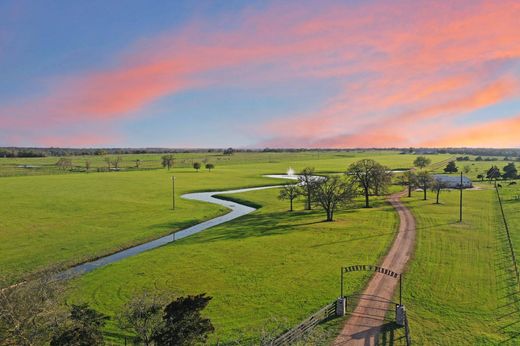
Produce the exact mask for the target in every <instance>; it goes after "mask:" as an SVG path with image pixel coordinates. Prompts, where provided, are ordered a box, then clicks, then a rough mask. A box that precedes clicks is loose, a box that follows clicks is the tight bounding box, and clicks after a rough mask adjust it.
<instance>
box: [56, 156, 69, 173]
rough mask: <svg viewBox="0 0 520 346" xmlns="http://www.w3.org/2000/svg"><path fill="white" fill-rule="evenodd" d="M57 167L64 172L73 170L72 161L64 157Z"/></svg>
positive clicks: (57, 163)
mask: <svg viewBox="0 0 520 346" xmlns="http://www.w3.org/2000/svg"><path fill="white" fill-rule="evenodd" d="M56 166H58V167H59V168H60V169H62V170H66V169H71V168H72V160H71V159H67V158H65V157H62V158H60V159H59V160H58V162H56Z"/></svg>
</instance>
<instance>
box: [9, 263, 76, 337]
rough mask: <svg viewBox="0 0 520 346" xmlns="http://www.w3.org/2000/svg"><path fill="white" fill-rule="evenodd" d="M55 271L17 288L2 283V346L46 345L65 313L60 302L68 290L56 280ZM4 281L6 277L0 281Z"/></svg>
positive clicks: (21, 284)
mask: <svg viewBox="0 0 520 346" xmlns="http://www.w3.org/2000/svg"><path fill="white" fill-rule="evenodd" d="M55 276H56V271H55V270H47V271H45V272H43V273H41V274H39V275H38V276H37V277H35V278H33V279H31V280H29V281H25V282H23V283H20V284H18V285H14V286H7V285H8V283H7V281H6V280H0V284H1V287H5V288H3V289H0V344H2V345H20V346H29V345H45V344H47V343H48V342H49V339H50V337H51V335H52V333H53V332H54V331H56V330H57V328H58V326H59V324H60V323H61V322H62V321H63V320H65V318H66V313H65V311H64V309H63V307H62V306H61V304H60V303H59V302H60V299H61V296H62V293H63V291H64V289H65V286H64V283H63V281H59V280H56V278H55ZM0 279H3V278H0Z"/></svg>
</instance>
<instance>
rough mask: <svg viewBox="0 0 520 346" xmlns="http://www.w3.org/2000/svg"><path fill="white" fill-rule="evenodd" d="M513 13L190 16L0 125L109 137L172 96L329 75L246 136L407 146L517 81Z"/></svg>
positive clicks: (478, 6) (323, 9)
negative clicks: (80, 129) (330, 85)
mask: <svg viewBox="0 0 520 346" xmlns="http://www.w3.org/2000/svg"><path fill="white" fill-rule="evenodd" d="M519 15H520V4H519V3H518V2H515V1H502V2H500V3H498V2H492V1H482V2H470V1H468V2H464V3H458V4H451V3H447V2H433V3H428V4H425V3H417V2H407V1H405V2H401V3H396V2H383V3H372V2H371V3H362V4H358V5H346V4H345V5H333V6H329V5H323V4H322V3H317V4H316V5H315V6H307V7H306V6H292V5H290V4H284V3H281V4H277V5H273V6H271V7H269V8H267V9H265V10H262V11H257V10H252V9H250V10H246V11H244V13H242V14H241V15H238V16H235V17H233V18H232V17H229V18H221V19H217V20H214V21H212V22H211V23H205V22H203V21H194V22H192V23H191V24H190V25H188V26H187V27H185V28H184V29H183V30H181V31H177V32H167V33H163V34H161V35H158V36H157V37H152V38H148V39H144V40H141V41H139V42H136V44H135V45H134V46H133V47H130V48H129V49H128V50H127V51H125V52H124V53H122V54H121V55H120V56H119V58H118V60H119V62H120V63H119V64H118V65H117V67H115V68H108V69H99V70H96V71H90V72H84V73H81V74H77V75H72V76H65V77H63V78H59V79H58V80H59V81H58V82H56V83H54V84H53V85H51V87H50V88H49V90H48V92H47V94H45V95H44V96H42V97H40V98H39V99H32V100H28V101H27V102H24V104H23V105H19V104H11V105H4V106H1V107H0V118H1V119H2V125H1V127H0V130H4V131H12V132H16V131H17V129H18V128H20V127H22V126H28V125H32V126H34V125H35V124H36V125H39V126H42V127H43V128H45V127H47V128H49V129H51V130H56V129H60V128H66V127H67V126H69V124H78V123H85V124H91V125H92V124H98V125H99V124H101V125H99V126H104V127H107V126H108V127H110V128H112V129H113V132H117V130H115V125H114V124H116V123H117V121H118V120H121V119H128V118H132V117H137V116H141V115H140V114H138V112H139V111H142V110H143V108H145V107H146V106H148V105H150V104H151V103H153V102H155V101H156V100H158V99H160V98H161V97H164V96H168V95H171V94H175V93H177V92H179V91H185V90H189V89H193V88H199V87H205V86H210V85H211V86H217V87H218V86H221V85H244V84H246V85H247V84H251V85H255V84H258V83H272V82H273V81H279V80H303V82H306V83H307V82H308V83H312V82H313V81H314V80H322V79H325V80H327V79H335V80H339V81H340V83H341V85H342V86H343V87H342V89H341V90H338V94H336V95H331V97H330V98H329V100H327V101H325V102H324V105H323V107H322V108H321V109H320V110H318V111H316V112H309V113H307V114H294V115H290V116H287V115H283V116H281V118H280V119H277V120H275V121H273V122H269V123H264V124H255V126H254V127H255V130H254V131H251V133H252V135H253V136H258V137H262V138H265V141H264V142H263V143H262V144H269V145H273V146H306V145H308V146H380V145H381V146H387V145H388V146H397V145H409V144H414V143H419V140H418V139H416V138H414V135H411V134H410V133H412V134H413V133H418V132H419V131H420V130H419V129H420V128H422V127H424V126H425V124H427V123H428V122H429V121H433V120H435V119H441V120H442V121H446V122H447V124H451V123H453V122H455V121H456V119H457V118H459V117H461V116H467V115H468V114H470V113H471V112H473V111H475V110H477V109H481V108H483V107H487V106H489V105H493V104H496V103H499V102H502V101H504V100H508V99H512V98H515V97H518V95H519V89H518V84H519V83H518V82H519V81H518V76H516V75H512V73H511V71H507V70H505V71H504V66H506V65H507V63H508V62H511V61H512V62H518V59H519V58H520V41H519V40H518V16H519ZM224 23H225V24H227V25H226V26H223V25H222V24H224ZM229 23H231V24H232V25H229ZM224 27H226V29H224ZM265 66H269V67H268V68H266V67H265ZM233 71H240V76H239V78H233V77H229V76H234V74H233ZM93 127H95V126H94V125H93ZM287 128H291V129H292V131H291V133H289V134H288V133H287V131H286V129H287ZM89 131H91V130H89ZM54 132H56V131H54ZM87 135H88V133H86V134H85V136H84V137H83V138H85V139H88V138H89V137H88V136H87ZM31 136H34V135H31ZM52 138H54V139H55V140H56V141H59V140H60V139H58V138H56V137H55V136H52ZM92 140H93V141H96V138H92ZM433 140H434V139H432V141H433ZM46 141H47V140H45V141H44V142H46ZM63 141H65V142H66V141H71V142H72V141H73V139H71V138H67V137H66V136H65V137H63ZM82 142H83V141H78V142H77V143H82Z"/></svg>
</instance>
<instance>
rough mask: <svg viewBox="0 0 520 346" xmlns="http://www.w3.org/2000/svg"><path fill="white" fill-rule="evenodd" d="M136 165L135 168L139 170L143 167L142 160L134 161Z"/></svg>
mask: <svg viewBox="0 0 520 346" xmlns="http://www.w3.org/2000/svg"><path fill="white" fill-rule="evenodd" d="M134 163H135V168H139V167H140V166H141V160H139V159H137V160H134Z"/></svg>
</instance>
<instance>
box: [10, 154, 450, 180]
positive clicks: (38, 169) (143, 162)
mask: <svg viewBox="0 0 520 346" xmlns="http://www.w3.org/2000/svg"><path fill="white" fill-rule="evenodd" d="M163 155H164V154H128V155H119V156H120V157H121V159H122V161H121V163H120V167H119V168H120V169H121V170H122V171H139V170H150V169H160V168H161V157H162V156H163ZM117 156H118V155H103V156H97V155H89V156H68V157H67V158H69V159H70V160H71V162H72V166H73V167H72V170H61V169H60V168H59V167H57V166H56V163H57V162H58V160H59V159H60V158H59V157H37V158H0V177H2V176H20V175H49V174H71V173H83V172H84V171H85V162H86V161H89V162H90V172H96V171H97V170H98V169H99V170H106V169H107V164H106V162H105V159H107V158H108V159H110V160H114V159H115V158H116V157H117ZM173 156H174V157H175V161H174V167H177V168H191V167H192V165H193V162H201V163H202V164H203V165H204V164H205V163H213V164H214V165H215V166H216V167H217V168H218V167H220V166H227V165H243V164H277V163H284V164H286V163H298V162H310V161H312V162H316V163H319V164H320V166H321V165H322V164H323V165H324V167H325V166H326V165H327V162H329V161H334V160H335V159H345V160H347V161H352V159H355V158H364V157H373V158H376V157H377V158H378V159H380V160H381V163H384V164H387V165H392V167H393V168H403V167H409V166H410V164H411V162H412V161H413V158H414V156H412V155H399V154H398V152H396V151H366V150H363V151H348V152H345V151H325V152H319V151H304V152H237V153H235V154H233V155H223V154H222V153H220V152H208V153H200V152H197V153H189V152H188V153H175V154H173ZM439 157H449V156H448V155H432V159H433V161H437V160H438V158H439ZM136 160H139V161H140V164H139V168H136ZM396 165H397V166H396ZM401 165H404V166H401ZM333 167H334V169H337V166H336V165H333ZM343 168H344V167H343ZM323 169H325V168H323Z"/></svg>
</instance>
